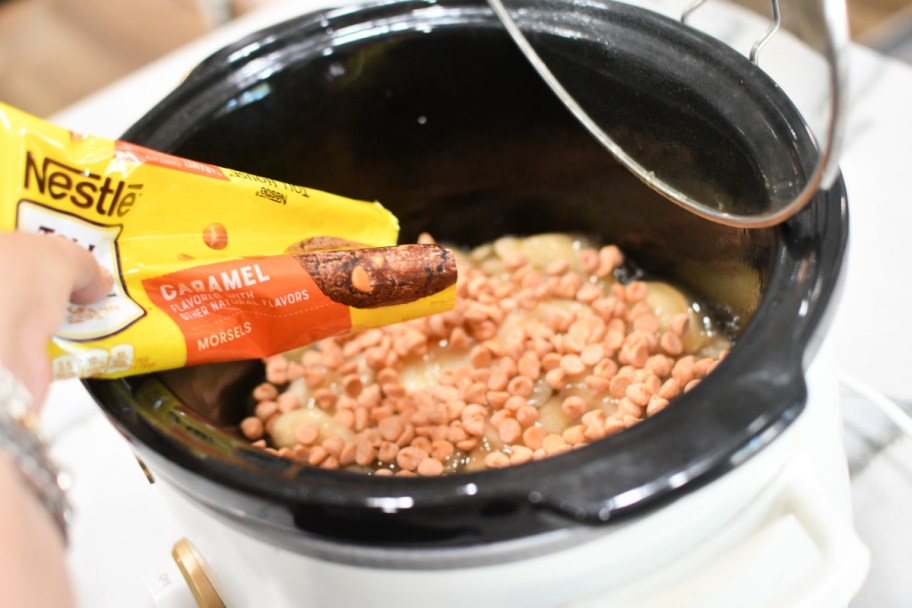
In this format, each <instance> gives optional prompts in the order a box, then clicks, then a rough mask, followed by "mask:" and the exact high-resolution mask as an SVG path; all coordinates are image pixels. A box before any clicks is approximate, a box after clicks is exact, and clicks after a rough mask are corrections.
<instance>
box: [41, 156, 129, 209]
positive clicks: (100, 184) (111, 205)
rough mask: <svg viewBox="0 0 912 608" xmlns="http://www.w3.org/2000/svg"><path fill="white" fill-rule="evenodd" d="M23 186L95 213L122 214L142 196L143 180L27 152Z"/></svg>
mask: <svg viewBox="0 0 912 608" xmlns="http://www.w3.org/2000/svg"><path fill="white" fill-rule="evenodd" d="M23 187H24V188H25V189H26V190H32V191H33V192H35V191H37V193H39V194H41V195H44V196H50V197H51V198H52V199H54V200H65V201H67V202H69V203H70V204H72V205H73V206H74V207H78V208H79V209H91V210H94V211H95V213H97V214H98V215H102V216H105V217H115V216H116V217H124V216H125V215H127V214H128V213H129V212H130V210H131V209H132V208H133V205H135V204H136V203H137V201H138V200H139V198H140V197H141V196H142V189H143V184H138V183H137V184H131V183H127V182H124V181H122V180H118V179H111V177H108V176H105V177H102V176H101V175H98V174H97V173H91V172H89V171H87V170H80V169H78V168H76V167H72V166H70V165H67V164H65V163H62V162H60V161H58V160H55V159H53V158H50V157H46V158H44V159H43V160H38V159H36V158H35V155H34V154H33V153H32V152H27V153H26V157H25V176H24V181H23Z"/></svg>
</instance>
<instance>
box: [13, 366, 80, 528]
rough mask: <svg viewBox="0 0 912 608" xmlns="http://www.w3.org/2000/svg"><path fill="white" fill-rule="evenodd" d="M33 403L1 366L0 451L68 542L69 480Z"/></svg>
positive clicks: (24, 389) (20, 385) (17, 381)
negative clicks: (55, 457) (45, 436)
mask: <svg viewBox="0 0 912 608" xmlns="http://www.w3.org/2000/svg"><path fill="white" fill-rule="evenodd" d="M31 404H32V396H31V395H30V394H29V391H28V389H26V388H25V386H24V385H23V384H22V383H21V382H20V381H19V380H18V379H17V378H16V377H15V376H14V375H13V373H12V372H11V371H9V370H8V369H6V368H5V367H3V366H2V365H0V450H3V451H4V452H5V453H7V454H8V455H9V457H10V458H11V460H12V462H13V463H14V464H15V465H16V467H17V469H18V471H19V474H20V476H21V477H22V480H23V481H24V482H25V485H26V486H27V487H28V488H29V489H30V490H31V491H32V492H33V493H34V494H35V496H36V497H37V498H38V500H39V501H40V502H41V505H42V506H43V507H44V508H45V510H47V512H48V514H49V515H50V516H51V518H52V519H53V520H54V523H55V524H56V525H57V527H58V529H59V530H60V533H61V534H62V535H63V539H64V542H66V540H67V522H68V520H69V518H70V505H69V502H68V501H67V496H66V486H67V479H66V477H65V476H64V475H62V474H61V472H60V471H59V470H58V468H57V467H56V466H55V465H54V463H53V462H52V461H51V459H50V457H49V455H48V451H47V444H46V443H45V441H44V439H43V438H42V436H41V432H40V429H39V428H38V420H37V418H36V417H35V415H34V413H33V412H32V411H31Z"/></svg>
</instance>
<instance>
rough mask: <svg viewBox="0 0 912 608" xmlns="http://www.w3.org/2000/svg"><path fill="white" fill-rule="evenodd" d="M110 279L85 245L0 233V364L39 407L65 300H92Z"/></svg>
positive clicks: (106, 287) (106, 288)
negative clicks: (12, 375)
mask: <svg viewBox="0 0 912 608" xmlns="http://www.w3.org/2000/svg"><path fill="white" fill-rule="evenodd" d="M112 283H113V278H112V277H111V276H110V274H109V273H108V272H107V271H106V270H104V269H103V268H102V267H101V266H99V265H98V263H97V262H96V261H95V258H94V257H92V254H91V253H89V252H88V251H87V250H86V249H84V248H83V247H80V246H79V245H76V244H75V243H73V242H71V241H69V240H67V239H65V238H63V237H59V236H49V235H38V234H27V233H22V232H4V233H0V364H2V365H3V366H5V367H6V368H7V369H9V370H10V371H11V372H12V373H13V374H14V375H15V376H16V377H17V378H18V379H19V380H20V381H21V382H22V383H23V384H24V385H25V387H26V388H27V389H28V390H29V391H30V392H31V394H32V397H33V399H34V406H35V407H36V408H40V407H41V405H42V403H43V402H44V398H45V396H46V394H47V389H48V385H49V384H50V381H51V380H52V376H51V365H50V359H49V358H48V352H47V345H48V342H49V341H50V339H51V337H52V336H53V335H54V334H55V333H56V332H57V330H58V328H59V327H60V324H61V323H62V321H63V319H64V314H65V312H66V307H67V304H68V303H69V302H71V301H72V302H73V303H76V304H90V303H92V302H95V301H97V300H100V299H101V298H103V297H104V296H105V295H106V294H107V293H108V292H110V290H111V286H112Z"/></svg>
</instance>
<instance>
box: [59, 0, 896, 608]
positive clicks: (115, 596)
mask: <svg viewBox="0 0 912 608" xmlns="http://www.w3.org/2000/svg"><path fill="white" fill-rule="evenodd" d="M343 3H344V2H327V1H325V0H306V1H305V0H294V1H287V2H281V3H278V4H276V5H273V6H270V7H268V8H265V9H262V10H260V11H257V12H254V13H252V14H250V15H248V16H246V17H244V18H241V19H239V20H237V21H235V22H232V23H230V24H229V25H227V26H226V27H224V28H222V29H220V30H218V31H216V32H214V33H212V34H211V35H209V36H206V37H205V38H203V39H201V40H199V41H197V42H195V43H193V44H191V45H189V46H187V47H185V48H183V49H180V50H179V51H177V52H175V53H173V54H171V55H169V56H167V57H165V58H163V59H162V60H160V61H157V62H155V63H154V64H151V65H149V66H148V67H146V68H144V69H142V70H139V71H138V72H136V73H135V74H133V75H131V76H129V77H127V78H125V79H124V80H122V81H120V82H118V83H116V84H114V85H113V86H111V87H109V88H106V89H104V90H102V91H99V92H98V93H96V94H95V95H92V96H91V97H89V98H87V99H85V100H83V101H82V102H80V103H77V104H75V105H73V106H72V107H70V108H68V109H66V110H65V111H63V112H61V113H59V114H58V115H57V116H55V117H53V118H52V120H53V121H54V122H56V123H58V124H61V125H63V126H65V127H68V128H70V129H72V130H75V131H82V132H86V133H92V134H96V135H102V136H107V137H111V138H116V137H117V136H119V135H120V134H121V133H123V132H124V131H125V130H126V128H127V127H129V126H130V125H131V124H133V123H134V122H135V121H136V120H137V119H138V118H139V117H140V116H142V115H143V114H144V113H145V112H146V111H147V110H148V109H150V108H151V107H152V106H153V105H154V104H155V103H156V102H157V101H158V100H159V99H160V98H161V97H163V96H164V95H165V94H166V93H167V92H168V91H170V90H171V89H173V88H174V87H175V86H176V85H177V84H178V83H179V82H180V81H181V79H182V78H183V77H184V75H185V74H186V73H187V72H188V71H189V70H190V69H191V68H192V67H193V66H194V65H196V64H197V63H198V62H199V61H200V60H202V59H203V58H205V57H206V56H207V55H208V54H209V53H211V52H213V51H215V50H217V49H218V48H220V47H221V46H223V45H224V44H226V43H228V42H231V41H233V40H235V39H236V38H238V37H240V36H241V35H242V34H244V33H246V32H250V31H254V30H256V29H259V28H260V27H263V26H265V25H268V24H270V23H273V22H275V21H278V20H281V19H283V18H286V17H289V16H292V15H295V14H300V13H304V12H308V11H310V10H315V9H318V8H322V7H326V6H330V5H335V4H343ZM850 74H851V95H850V114H849V121H848V126H847V131H846V141H845V147H844V149H843V153H842V157H841V163H840V164H841V167H842V170H843V174H844V177H845V180H846V184H847V189H848V195H849V207H850V213H851V237H850V238H851V245H850V250H849V261H848V272H847V280H846V283H845V290H844V292H843V295H842V299H841V302H840V305H839V308H838V311H837V315H836V319H835V321H834V325H833V328H832V337H833V341H834V343H835V347H836V358H837V362H838V365H839V368H840V370H841V371H843V372H848V373H850V374H852V375H853V376H855V377H857V378H859V379H861V380H862V381H864V382H865V383H867V384H869V385H870V386H872V387H874V388H876V389H878V390H880V391H882V392H884V393H886V394H888V395H890V396H892V397H894V398H895V399H898V400H901V401H907V402H912V383H909V382H907V381H906V374H907V373H908V367H909V365H910V363H912V324H910V323H908V322H907V321H905V317H904V313H906V309H907V307H908V305H907V303H908V302H910V301H912V285H910V282H909V281H907V280H905V279H904V277H906V275H908V272H906V268H905V266H906V264H907V263H909V261H912V238H910V237H909V234H908V227H909V226H912V200H910V198H912V194H910V191H909V189H908V188H906V181H907V180H908V177H907V174H908V173H909V171H910V167H909V163H908V160H907V154H906V152H905V150H904V146H905V145H907V142H909V141H912V119H910V111H912V110H910V105H909V104H910V100H912V69H910V68H909V67H908V66H906V65H905V64H901V63H899V62H896V61H891V60H888V59H886V58H884V57H882V56H879V55H877V54H875V53H873V52H871V51H869V50H866V49H864V48H861V47H853V48H852V49H851V52H850ZM862 411H864V408H863V407H862ZM44 423H45V425H46V428H47V431H48V434H49V435H50V437H51V439H52V441H53V443H54V450H55V455H56V456H57V457H58V458H59V459H60V461H61V462H63V463H65V464H66V466H67V468H68V469H69V471H70V472H71V473H72V475H73V477H74V480H75V485H74V489H73V495H72V497H73V502H74V506H75V508H76V518H75V521H74V523H73V528H72V546H71V553H70V561H71V566H72V570H73V572H74V577H75V579H76V588H77V593H78V596H79V601H80V605H81V606H84V607H86V608H88V607H92V608H106V607H114V606H117V607H120V606H131V607H141V606H148V605H151V600H150V599H149V594H148V591H147V584H153V585H154V582H153V583H150V582H149V581H148V580H147V579H148V578H149V577H155V576H157V575H158V574H159V573H160V572H162V564H164V563H166V562H167V561H168V560H169V555H170V550H171V546H172V545H173V543H174V541H175V540H177V539H178V538H180V536H181V533H180V530H178V529H177V526H176V525H175V524H174V522H173V521H172V520H171V518H170V517H169V515H168V513H167V511H166V510H165V508H164V505H163V504H162V503H161V499H160V498H159V496H158V495H157V493H156V492H154V491H153V488H152V487H151V486H150V485H149V484H148V483H147V482H146V480H145V478H144V476H143V474H142V472H141V470H140V468H139V466H138V465H137V463H136V461H135V459H134V458H133V456H132V454H131V452H130V450H129V446H128V445H127V443H126V442H125V441H124V440H123V439H122V437H121V436H120V435H118V434H117V433H116V432H115V431H114V429H113V428H112V427H111V425H110V424H109V423H108V422H107V420H106V419H105V418H104V417H103V416H102V415H101V414H100V412H99V410H98V408H97V407H96V406H95V405H94V403H93V402H92V401H91V399H90V398H89V396H88V395H87V393H86V392H85V390H84V389H83V388H82V386H81V385H80V384H79V383H78V382H75V381H66V382H60V383H58V384H56V385H55V386H54V387H53V389H52V391H51V395H50V398H49V401H48V405H47V409H46V415H45V419H44ZM910 445H912V444H910ZM909 447H910V446H909V445H898V446H896V445H895V446H892V447H891V450H892V451H891V453H890V458H891V459H892V460H891V461H890V462H889V463H887V466H890V467H895V466H898V467H899V469H900V471H899V473H898V477H897V475H896V474H895V471H893V470H892V469H891V471H889V472H887V473H884V474H883V475H881V476H880V478H883V479H889V480H891V481H890V483H898V484H899V485H898V487H897V489H896V492H893V491H892V490H891V489H889V488H884V487H882V486H876V489H871V488H872V487H873V486H872V485H871V484H874V483H875V482H873V481H870V479H871V475H870V474H869V475H868V476H867V477H866V481H865V484H866V485H865V486H864V492H865V494H864V495H863V496H861V499H859V497H858V496H857V495H856V511H858V510H859V509H862V510H866V509H874V507H876V508H877V514H876V515H877V518H878V520H880V521H882V520H883V518H884V516H885V515H886V514H885V511H884V510H885V509H886V510H890V509H893V511H891V512H890V513H891V515H889V517H893V516H895V513H899V512H912V508H910V509H905V511H903V507H904V503H903V502H902V501H906V503H908V505H909V506H910V507H912V491H910V488H912V483H910V481H912V465H909V464H907V463H909V462H912V449H909ZM903 458H906V459H907V460H902V459H903ZM878 479H879V478H878ZM112 480H113V482H114V483H112ZM871 492H873V493H874V495H876V496H877V500H876V504H871V502H872V501H871V500H864V498H865V497H866V496H870V495H871ZM866 514H867V511H865V512H864V513H861V512H859V513H858V517H859V518H863V517H865V516H866ZM907 519H908V520H910V521H912V515H909V516H907ZM871 521H875V520H870V521H869V520H864V521H863V522H861V523H860V524H859V528H860V529H862V530H863V531H864V530H869V531H870V533H871V534H872V535H873V536H877V537H878V538H881V537H890V536H892V537H893V540H894V542H893V545H896V544H897V543H896V542H895V539H896V536H895V535H890V534H889V533H884V531H883V529H882V528H878V526H877V525H875V524H872V523H871ZM905 529H906V530H912V525H909V526H906V527H905ZM878 530H879V532H878ZM900 537H902V538H903V539H904V540H905V539H907V538H908V535H906V536H905V537H903V536H902V535H900ZM886 542H888V543H889V539H887V540H886ZM908 546H909V544H908V543H906V544H905V547H908ZM890 549H892V550H896V551H899V549H900V547H894V546H891V547H890ZM873 550H874V565H873V569H872V573H873V574H872V581H874V582H876V584H877V585H884V586H886V585H891V584H892V581H893V575H892V574H891V571H890V568H889V564H891V563H896V562H895V561H894V560H891V559H883V558H881V559H878V549H877V547H873ZM906 563H908V562H906ZM884 564H886V565H884ZM881 565H884V568H886V569H885V570H884V569H880V567H881ZM906 572H908V570H906ZM896 578H899V577H896ZM905 578H908V577H905ZM874 582H872V585H873V584H874ZM906 584H907V585H908V583H906ZM869 587H870V586H869ZM908 589H909V587H906V588H905V589H904V590H903V591H905V590H908ZM878 593H879V590H878V589H876V588H874V589H866V590H865V594H864V595H865V598H869V599H865V600H864V601H862V600H859V603H858V606H860V607H862V608H863V607H865V606H875V605H877V606H878V607H880V606H885V607H886V608H889V607H890V606H893V605H897V606H898V605H900V604H891V603H889V601H885V602H884V603H867V602H868V601H871V602H874V601H876V600H874V599H872V598H876V597H878ZM883 597H887V596H883ZM905 597H907V598H908V597H912V595H905Z"/></svg>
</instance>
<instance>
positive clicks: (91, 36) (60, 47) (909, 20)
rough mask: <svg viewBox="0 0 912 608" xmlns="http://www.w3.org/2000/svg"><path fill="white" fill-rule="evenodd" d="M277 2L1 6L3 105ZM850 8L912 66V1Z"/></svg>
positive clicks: (42, 99)
mask: <svg viewBox="0 0 912 608" xmlns="http://www.w3.org/2000/svg"><path fill="white" fill-rule="evenodd" d="M275 1H276V0H0V100H2V101H4V102H6V103H9V104H11V105H14V106H16V107H19V108H21V109H23V110H26V111H28V112H31V113H33V114H36V115H38V116H42V117H48V116H50V115H52V114H54V113H55V112H57V111H59V110H61V109H63V108H65V107H67V106H68V105H69V104H71V103H74V102H76V101H78V100H79V99H81V98H83V97H85V96H86V95H88V94H90V93H92V92H93V91H96V90H98V89H100V88H102V87H104V86H105V85H106V84H109V83H111V82H113V81H115V80H117V79H119V78H121V77H123V76H125V75H127V74H129V73H130V72H132V71H134V70H136V69H138V68H140V67H142V66H143V65H145V64H147V63H149V62H151V61H153V60H155V59H157V58H158V57H161V56H162V55H165V54H167V53H168V52H169V51H171V50H173V49H176V48H178V47H180V46H182V45H184V44H186V43H188V42H190V41H192V40H194V39H195V38H197V37H199V36H202V35H203V34H205V33H206V32H208V31H210V30H212V29H214V28H216V27H218V26H219V25H221V24H224V23H226V22H228V21H230V20H232V19H236V18H237V17H239V16H241V15H244V14H245V13H248V12H249V11H253V10H256V9H257V8H261V7H265V6H266V5H268V4H271V3H273V2H275ZM750 1H751V2H753V1H755V0H750ZM848 6H849V19H850V26H851V34H852V39H853V40H854V41H856V42H858V43H860V44H864V45H866V46H870V47H872V48H874V49H877V50H879V51H881V52H884V53H887V54H892V55H894V56H896V57H899V58H901V59H904V60H906V61H909V62H910V63H912V1H910V0H848Z"/></svg>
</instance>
